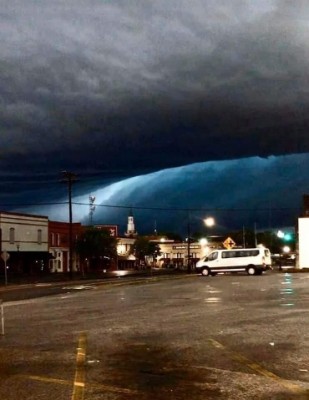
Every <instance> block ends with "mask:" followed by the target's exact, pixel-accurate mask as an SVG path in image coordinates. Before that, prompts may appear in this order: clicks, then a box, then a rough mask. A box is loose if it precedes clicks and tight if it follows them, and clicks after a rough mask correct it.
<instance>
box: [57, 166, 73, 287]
mask: <svg viewBox="0 0 309 400" xmlns="http://www.w3.org/2000/svg"><path fill="white" fill-rule="evenodd" d="M61 175H62V179H61V182H65V183H66V184H67V185H68V196H69V275H70V278H71V279H72V278H73V265H72V257H73V225H72V185H73V183H75V182H76V180H77V179H76V175H75V174H74V173H73V172H69V171H62V172H61Z"/></svg>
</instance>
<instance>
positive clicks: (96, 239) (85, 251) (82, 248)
mask: <svg viewBox="0 0 309 400" xmlns="http://www.w3.org/2000/svg"><path fill="white" fill-rule="evenodd" d="M76 252H77V254H78V255H79V256H80V258H81V261H82V262H84V261H85V260H87V261H88V263H87V265H88V266H89V267H90V268H91V269H95V270H98V269H101V268H102V269H103V268H108V267H109V266H111V264H112V262H113V261H114V260H116V257H117V239H116V238H114V237H112V236H110V234H109V231H108V230H105V229H97V228H88V229H86V230H85V231H84V233H83V234H82V235H81V236H80V237H79V239H78V240H77V242H76Z"/></svg>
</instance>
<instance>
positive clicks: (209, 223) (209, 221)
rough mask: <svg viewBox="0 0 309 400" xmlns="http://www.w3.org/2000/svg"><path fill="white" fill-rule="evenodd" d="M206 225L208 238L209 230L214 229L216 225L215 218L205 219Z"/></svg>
mask: <svg viewBox="0 0 309 400" xmlns="http://www.w3.org/2000/svg"><path fill="white" fill-rule="evenodd" d="M204 224H205V226H206V236H207V235H208V232H207V230H208V228H212V227H213V226H214V225H215V219H214V218H213V217H207V218H205V219H204Z"/></svg>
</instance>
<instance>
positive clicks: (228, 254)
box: [222, 250, 259, 258]
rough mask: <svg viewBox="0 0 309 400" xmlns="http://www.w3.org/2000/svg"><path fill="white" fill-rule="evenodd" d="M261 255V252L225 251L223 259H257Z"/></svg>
mask: <svg viewBox="0 0 309 400" xmlns="http://www.w3.org/2000/svg"><path fill="white" fill-rule="evenodd" d="M258 255H259V250H240V251H239V250H237V251H223V252H222V258H234V257H255V256H258Z"/></svg>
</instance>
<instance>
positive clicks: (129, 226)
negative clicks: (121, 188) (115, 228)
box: [124, 210, 137, 238]
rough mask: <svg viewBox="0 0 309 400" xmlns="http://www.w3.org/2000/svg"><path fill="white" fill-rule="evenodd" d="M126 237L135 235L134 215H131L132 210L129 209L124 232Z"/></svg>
mask: <svg viewBox="0 0 309 400" xmlns="http://www.w3.org/2000/svg"><path fill="white" fill-rule="evenodd" d="M124 235H125V236H126V237H130V238H132V237H136V236H137V232H136V230H135V224H134V217H133V212H132V210H130V213H129V216H128V223H127V231H126V232H125V233H124Z"/></svg>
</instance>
